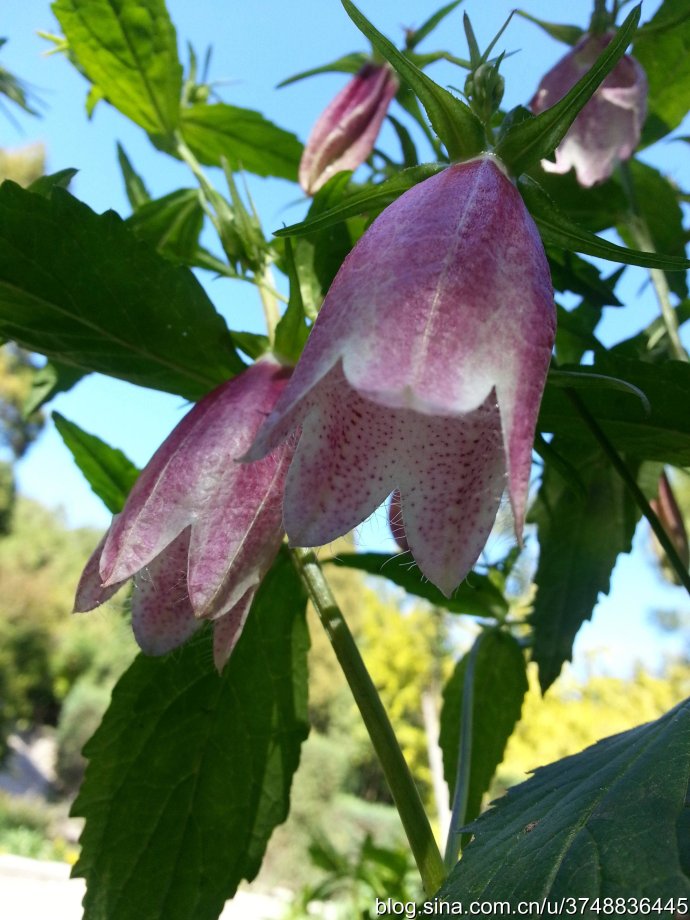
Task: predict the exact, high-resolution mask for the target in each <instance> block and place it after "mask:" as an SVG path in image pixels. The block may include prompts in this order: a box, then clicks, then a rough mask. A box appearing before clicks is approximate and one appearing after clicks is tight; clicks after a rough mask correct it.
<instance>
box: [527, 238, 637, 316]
mask: <svg viewBox="0 0 690 920" xmlns="http://www.w3.org/2000/svg"><path fill="white" fill-rule="evenodd" d="M544 248H545V250H546V257H547V259H548V260H549V269H550V270H551V280H552V281H553V286H554V288H555V289H556V290H557V291H572V292H573V293H574V294H579V295H580V297H582V298H583V299H584V300H586V301H587V302H588V303H591V304H593V305H595V306H598V307H603V306H613V307H620V306H621V302H620V300H619V299H618V298H617V297H616V295H615V294H614V292H613V288H614V286H615V285H614V284H612V283H611V282H610V280H609V279H608V278H602V276H601V273H600V272H599V270H598V269H597V268H596V267H595V266H594V265H592V263H591V262H587V261H586V260H585V259H581V258H580V256H578V255H576V254H575V253H574V252H570V251H569V250H567V249H561V248H559V247H558V246H553V245H550V244H549V243H546V245H545V247H544ZM617 280H618V278H617V277H616V278H615V281H617Z"/></svg>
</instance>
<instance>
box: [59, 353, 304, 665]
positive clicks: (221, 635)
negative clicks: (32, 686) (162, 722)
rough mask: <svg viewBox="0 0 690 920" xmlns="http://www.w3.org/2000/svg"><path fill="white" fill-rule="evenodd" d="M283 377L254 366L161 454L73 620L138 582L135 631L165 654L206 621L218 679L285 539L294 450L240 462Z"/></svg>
mask: <svg viewBox="0 0 690 920" xmlns="http://www.w3.org/2000/svg"><path fill="white" fill-rule="evenodd" d="M288 377H289V371H288V370H287V369H285V368H283V367H281V366H280V365H278V364H277V363H276V362H275V361H274V360H273V359H271V358H262V359H261V360H260V361H258V362H257V363H256V364H254V365H253V366H252V367H250V368H248V369H247V370H246V371H244V372H243V373H242V374H240V375H239V376H238V377H235V378H234V379H232V380H230V381H228V382H227V383H225V384H223V385H222V386H220V387H218V388H217V389H216V390H214V391H213V392H212V393H209V395H208V396H206V397H205V398H204V399H203V400H201V402H199V403H198V404H197V405H196V406H194V408H193V409H192V410H191V411H190V412H189V414H188V415H187V416H185V418H184V419H183V420H182V421H181V422H180V424H179V425H178V426H177V427H176V428H175V430H174V431H173V432H172V433H171V434H170V435H169V436H168V438H167V439H166V440H165V441H164V442H163V444H162V445H161V446H160V447H159V448H158V450H157V451H156V453H155V454H154V456H153V457H152V459H151V460H150V461H149V463H148V465H147V466H146V468H145V469H144V470H143V471H142V473H141V475H140V476H139V478H138V479H137V481H136V483H135V485H134V488H133V489H132V491H131V493H130V495H129V498H128V499H127V502H126V504H125V507H124V509H123V511H122V513H121V514H119V515H117V516H116V517H115V518H114V519H113V523H112V525H111V527H110V530H109V531H108V532H107V534H106V535H105V537H104V538H103V540H102V541H101V543H100V545H99V546H98V547H97V548H96V551H95V552H94V554H93V556H92V557H91V559H90V560H89V562H88V563H87V565H86V568H85V570H84V573H83V575H82V577H81V581H80V583H79V586H78V588H77V596H76V601H75V610H78V611H85V610H92V609H93V608H94V607H97V606H98V605H99V604H102V603H103V602H104V601H106V600H107V599H108V598H109V597H111V596H112V595H113V594H114V593H115V592H116V591H117V590H118V588H119V587H120V586H121V585H122V584H124V582H126V581H127V580H128V579H129V578H132V577H133V579H134V591H133V594H132V628H133V630H134V635H135V638H136V640H137V642H138V643H139V645H140V647H141V649H142V650H143V651H144V652H146V653H147V654H150V655H162V654H164V653H165V652H168V651H170V650H171V649H173V648H176V647H177V646H178V645H181V644H182V643H183V642H185V641H186V640H187V639H188V638H189V637H190V636H191V635H192V633H194V632H195V631H196V629H197V628H198V627H199V626H200V625H201V621H202V620H205V619H206V620H212V621H213V623H214V658H215V662H216V666H217V667H218V669H219V670H220V669H221V668H222V667H223V665H224V664H225V662H226V661H227V659H228V657H229V655H230V653H231V651H232V649H233V648H234V646H235V643H236V642H237V640H238V638H239V636H240V632H241V630H242V627H243V625H244V622H245V619H246V617H247V614H248V612H249V608H250V607H251V603H252V600H253V598H254V594H255V593H256V590H257V588H258V586H259V584H260V583H261V580H262V578H263V577H264V575H265V574H266V572H267V571H268V569H269V568H270V566H271V564H272V563H273V560H274V558H275V556H276V553H277V552H278V549H279V547H280V543H281V541H282V539H283V527H282V509H281V502H282V497H283V487H284V479H285V474H286V472H287V467H288V463H289V458H290V456H291V453H292V451H291V448H289V447H287V446H282V447H280V448H279V449H278V450H277V451H276V452H275V453H273V454H272V455H271V456H270V457H266V458H265V459H264V460H260V461H258V462H257V463H252V464H244V463H238V462H237V458H238V457H241V456H242V454H244V453H245V452H246V450H247V448H248V447H249V445H250V444H251V442H252V440H253V438H254V436H255V434H256V432H257V429H258V428H259V425H260V423H261V422H262V421H263V419H264V418H265V417H266V415H267V414H268V413H269V412H270V411H271V409H272V408H273V406H274V405H275V402H276V400H277V398H278V396H279V394H280V393H281V392H282V390H283V389H284V387H285V385H286V383H287V379H288Z"/></svg>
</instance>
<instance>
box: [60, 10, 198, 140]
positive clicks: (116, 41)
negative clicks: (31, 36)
mask: <svg viewBox="0 0 690 920" xmlns="http://www.w3.org/2000/svg"><path fill="white" fill-rule="evenodd" d="M53 12H54V13H55V15H56V17H57V19H58V22H59V23H60V25H61V26H62V30H63V32H64V33H65V38H66V39H67V41H68V42H69V48H70V54H72V55H74V57H75V59H76V61H77V63H78V64H79V66H80V67H81V68H82V70H83V71H84V73H85V74H86V76H87V77H88V78H89V80H90V81H91V82H92V83H94V84H95V85H96V87H97V88H98V89H99V90H100V91H101V92H102V94H103V97H104V98H105V99H107V100H108V102H110V104H111V105H114V106H115V108H117V109H119V110H120V111H121V112H122V113H123V115H126V116H127V118H130V119H131V120H132V121H134V122H136V124H138V125H140V126H141V127H142V128H143V129H144V130H145V131H148V132H149V133H151V134H169V133H171V132H172V131H174V130H175V128H176V127H177V125H178V122H179V111H180V95H181V93H182V65H181V64H180V62H179V61H178V59H177V39H176V37H175V27H174V26H173V24H172V22H171V21H170V18H169V16H168V12H167V10H166V8H165V3H164V0H117V2H114V0H57V2H55V3H54V4H53Z"/></svg>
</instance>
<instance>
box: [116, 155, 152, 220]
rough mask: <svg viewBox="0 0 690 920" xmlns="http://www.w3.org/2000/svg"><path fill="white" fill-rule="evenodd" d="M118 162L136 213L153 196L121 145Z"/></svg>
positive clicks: (130, 201) (126, 190)
mask: <svg viewBox="0 0 690 920" xmlns="http://www.w3.org/2000/svg"><path fill="white" fill-rule="evenodd" d="M117 161H118V163H119V164H120V171H121V172H122V178H123V179H124V182H125V192H126V193H127V200H128V201H129V203H130V205H131V206H132V210H133V211H136V210H137V208H140V207H141V206H142V205H144V204H146V202H147V201H150V200H151V196H150V195H149V192H148V189H147V188H146V185H145V184H144V180H143V179H142V178H141V176H140V175H139V173H138V172H137V171H136V170H135V169H134V167H133V166H132V164H131V162H130V159H129V157H128V156H127V154H126V153H125V149H124V147H123V146H122V145H121V144H120V143H118V145H117Z"/></svg>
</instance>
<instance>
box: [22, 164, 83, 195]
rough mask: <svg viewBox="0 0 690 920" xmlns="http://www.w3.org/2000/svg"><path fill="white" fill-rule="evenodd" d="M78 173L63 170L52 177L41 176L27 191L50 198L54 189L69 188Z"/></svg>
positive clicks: (76, 170)
mask: <svg viewBox="0 0 690 920" xmlns="http://www.w3.org/2000/svg"><path fill="white" fill-rule="evenodd" d="M78 172H79V170H78V169H61V170H60V171H59V172H56V173H52V174H51V175H50V176H39V177H38V179H34V181H33V182H32V183H31V185H29V186H27V189H28V191H30V192H33V193H34V195H42V196H43V197H44V198H50V196H51V195H52V194H53V189H54V188H69V184H70V182H71V181H72V179H74V177H75V176H76V174H77V173H78Z"/></svg>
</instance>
